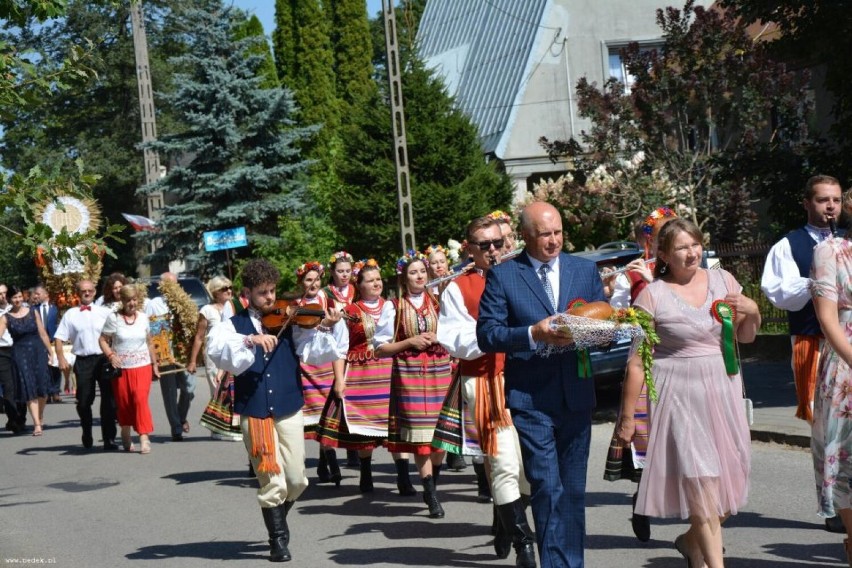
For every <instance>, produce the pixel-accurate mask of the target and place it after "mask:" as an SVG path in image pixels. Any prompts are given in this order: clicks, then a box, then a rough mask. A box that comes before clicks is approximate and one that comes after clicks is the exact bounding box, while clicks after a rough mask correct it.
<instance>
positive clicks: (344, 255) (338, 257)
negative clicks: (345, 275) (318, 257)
mask: <svg viewBox="0 0 852 568" xmlns="http://www.w3.org/2000/svg"><path fill="white" fill-rule="evenodd" d="M338 261H340V262H348V263H349V264H352V263H354V262H355V259H354V258H352V255H351V254H349V253H348V252H346V251H345V250H339V251H337V252H336V253H334V254H333V255H331V258H329V259H328V265H329V266H334V264H335V263H336V262H338Z"/></svg>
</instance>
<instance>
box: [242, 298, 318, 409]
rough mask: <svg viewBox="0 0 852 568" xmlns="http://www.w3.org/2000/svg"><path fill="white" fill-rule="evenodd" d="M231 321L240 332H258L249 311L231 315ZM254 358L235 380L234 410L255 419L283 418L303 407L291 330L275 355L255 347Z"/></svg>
mask: <svg viewBox="0 0 852 568" xmlns="http://www.w3.org/2000/svg"><path fill="white" fill-rule="evenodd" d="M231 322H232V323H233V324H234V329H236V331H237V333H241V334H243V335H252V334H255V333H257V331H256V330H255V328H254V324H253V323H252V321H251V317H250V316H249V312H248V310H246V311H244V312H242V313H240V314H237V315H235V316H234V317H232V318H231ZM254 357H255V358H254V364H253V365H252V366H251V367H249V369H248V370H247V371H246V372H244V373H243V374H241V375H238V376H237V377H235V379H234V412H236V413H238V414H243V415H246V416H253V417H255V418H266V417H267V416H272V417H274V418H280V417H282V416H289V415H291V414H294V413H295V412H297V411H298V410H300V409H301V408H302V406H303V405H304V404H305V399H304V398H303V397H302V382H301V379H300V378H299V358H298V357H297V356H296V350H295V348H294V346H293V331H292V329H291V328H288V329H287V330H285V331H284V333H282V334H281V337H280V338H279V342H278V348H277V349H276V350H275V351H274V352H273V353H272V357H270V358H269V359H267V358H266V357H264V355H263V349H261V348H260V347H255V353H254Z"/></svg>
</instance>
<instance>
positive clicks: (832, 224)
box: [828, 217, 837, 237]
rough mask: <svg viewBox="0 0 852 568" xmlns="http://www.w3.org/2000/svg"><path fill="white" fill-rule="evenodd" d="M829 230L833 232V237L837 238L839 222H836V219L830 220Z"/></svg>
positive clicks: (830, 218)
mask: <svg viewBox="0 0 852 568" xmlns="http://www.w3.org/2000/svg"><path fill="white" fill-rule="evenodd" d="M828 230H829V231H831V236H832V237H836V236H837V221H835V220H834V217H829V218H828Z"/></svg>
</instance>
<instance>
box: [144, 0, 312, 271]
mask: <svg viewBox="0 0 852 568" xmlns="http://www.w3.org/2000/svg"><path fill="white" fill-rule="evenodd" d="M236 17H237V15H236V14H235V12H234V11H232V10H230V9H220V10H214V11H201V10H190V11H188V12H187V13H186V14H185V15H184V16H182V18H181V20H180V24H181V25H182V26H183V27H184V29H185V33H190V31H191V33H192V36H191V37H190V38H189V44H188V47H189V49H188V51H187V53H186V54H184V55H181V56H179V57H176V58H173V59H172V60H171V63H172V64H173V66H174V67H175V68H176V69H179V70H180V71H179V72H178V73H176V75H175V76H174V87H175V89H174V92H172V93H168V94H166V95H164V96H163V98H164V99H165V100H166V101H167V102H169V103H170V104H171V106H172V108H173V109H174V111H175V112H176V113H177V115H178V117H179V118H180V120H181V122H182V123H183V124H184V125H185V128H184V129H183V130H181V131H179V132H175V133H171V134H167V135H163V136H161V137H160V139H159V140H157V141H156V142H153V143H151V144H150V148H151V149H153V150H156V151H157V152H159V153H160V155H161V156H163V157H168V158H171V159H172V161H173V163H174V164H175V165H174V166H173V167H172V168H171V169H170V170H169V171H168V173H167V175H166V176H165V177H164V178H162V179H161V180H159V181H157V182H156V183H154V184H151V185H150V186H146V187H144V188H142V189H141V192H142V193H145V194H149V193H152V192H155V191H163V192H164V194H166V195H168V196H170V198H171V203H167V204H166V206H165V207H164V208H163V210H162V218H161V221H160V223H159V226H160V233H161V235H163V234H164V235H168V238H160V239H157V237H158V236H161V235H156V234H155V235H146V238H147V239H149V240H150V239H157V240H158V242H159V249H158V250H157V251H156V252H155V253H154V254H153V255H152V256H151V260H159V261H162V260H167V259H175V258H180V259H185V260H186V261H188V262H189V263H190V264H192V265H194V266H197V267H198V269H199V270H200V271H201V272H202V273H208V274H209V273H211V272H213V271H216V270H221V265H222V262H221V258H218V259H217V258H214V257H212V256H211V255H210V254H209V253H207V252H205V251H203V250H200V248H199V247H200V243H201V236H202V233H203V232H204V231H209V230H216V229H224V228H229V227H236V226H241V225H244V226H246V231H247V233H248V237H249V243H250V246H257V245H262V246H267V247H270V246H279V247H280V246H283V245H284V243H283V242H282V241H281V239H280V236H279V230H278V227H277V219H278V218H279V217H280V216H287V215H290V214H293V213H294V212H297V211H299V210H301V209H302V208H303V199H304V190H305V179H304V176H305V173H306V169H307V167H308V162H307V161H305V160H303V159H302V158H301V157H300V155H299V150H298V145H299V144H300V143H301V142H302V141H304V140H305V139H306V138H307V137H308V136H309V135H310V134H312V133H314V132H315V131H316V127H297V126H296V125H295V122H294V117H295V115H296V113H297V112H296V106H295V103H294V101H293V97H292V94H291V92H290V91H289V90H286V89H283V88H279V89H263V88H261V87H260V83H261V81H262V79H261V78H260V77H259V76H258V68H259V66H260V65H261V64H262V62H263V59H264V58H263V57H262V56H259V55H254V54H252V53H251V52H250V50H251V48H252V46H253V45H254V44H255V43H256V42H257V41H260V40H258V38H257V37H256V36H251V37H248V38H245V39H243V40H240V41H238V42H234V41H233V39H232V38H233V37H234V25H235V24H236V23H237V22H236V21H235V19H236Z"/></svg>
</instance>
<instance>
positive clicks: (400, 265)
mask: <svg viewBox="0 0 852 568" xmlns="http://www.w3.org/2000/svg"><path fill="white" fill-rule="evenodd" d="M415 260H421V261H423V264H428V262H429V259H428V258H427V257H426V255H425V254H423V253H422V252H417V251H416V250H413V249H408V252H407V253H405V254H404V255H402V256H401V257H400V258H399V260H397V261H396V273H397V275H401V274H405V269H406V268H408V265H409V264H411V263H412V262H414V261H415Z"/></svg>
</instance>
